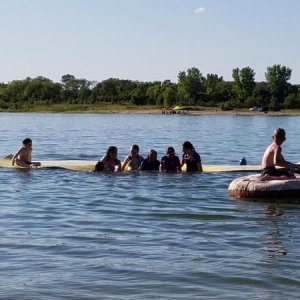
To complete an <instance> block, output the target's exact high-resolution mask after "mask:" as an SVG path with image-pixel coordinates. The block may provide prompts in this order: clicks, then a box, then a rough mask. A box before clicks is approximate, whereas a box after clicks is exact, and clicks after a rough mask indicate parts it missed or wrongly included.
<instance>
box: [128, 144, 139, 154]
mask: <svg viewBox="0 0 300 300" xmlns="http://www.w3.org/2000/svg"><path fill="white" fill-rule="evenodd" d="M139 152H140V147H139V146H138V145H132V146H131V149H130V153H131V155H138V154H139Z"/></svg>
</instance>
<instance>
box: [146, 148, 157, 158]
mask: <svg viewBox="0 0 300 300" xmlns="http://www.w3.org/2000/svg"><path fill="white" fill-rule="evenodd" d="M148 158H149V159H151V160H156V159H157V152H156V151H155V150H154V149H151V150H150V151H149V153H148Z"/></svg>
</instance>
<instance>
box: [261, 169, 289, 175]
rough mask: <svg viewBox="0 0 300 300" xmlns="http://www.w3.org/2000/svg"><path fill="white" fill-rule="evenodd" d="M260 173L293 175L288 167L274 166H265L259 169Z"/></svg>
mask: <svg viewBox="0 0 300 300" xmlns="http://www.w3.org/2000/svg"><path fill="white" fill-rule="evenodd" d="M261 174H262V175H270V176H288V177H292V176H294V173H293V172H292V171H290V170H288V169H276V168H275V167H265V168H263V169H262V170H261Z"/></svg>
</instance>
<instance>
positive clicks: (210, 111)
mask: <svg viewBox="0 0 300 300" xmlns="http://www.w3.org/2000/svg"><path fill="white" fill-rule="evenodd" d="M163 111H166V109H164V108H155V107H138V106H137V107H126V108H123V107H121V106H116V107H111V108H110V107H109V106H107V107H97V106H94V107H88V106H87V107H81V106H80V105H79V106H76V107H75V106H74V107H72V106H68V107H56V106H54V107H51V106H50V107H33V108H32V109H28V110H25V109H24V110H15V111H8V110H3V111H0V113H75V114H79V113H80V114H93V113H94V114H147V115H162V112H163ZM164 115H165V116H166V117H171V116H172V115H175V116H177V115H180V116H184V115H190V116H203V115H220V116H222V115H224V116H228V115H232V116H233V115H235V116H300V110H299V109H295V110H292V109H289V110H287V109H286V110H281V111H268V112H259V111H250V110H247V109H234V110H228V111H223V110H221V109H220V108H201V109H195V110H182V111H181V110H180V111H177V112H176V113H174V114H164Z"/></svg>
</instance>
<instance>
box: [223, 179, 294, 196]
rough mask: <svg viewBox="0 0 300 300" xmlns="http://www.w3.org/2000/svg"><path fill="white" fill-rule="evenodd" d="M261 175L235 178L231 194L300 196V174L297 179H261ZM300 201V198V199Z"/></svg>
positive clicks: (230, 189)
mask: <svg viewBox="0 0 300 300" xmlns="http://www.w3.org/2000/svg"><path fill="white" fill-rule="evenodd" d="M260 176H261V175H260V174H259V175H250V176H243V177H239V178H236V179H234V180H233V181H232V182H231V183H230V185H229V187H228V191H229V194H230V195H231V196H233V197H237V198H277V199H278V198H289V197H300V175H296V178H295V179H285V180H283V179H281V180H268V181H260V180H259V178H260ZM299 202H300V199H299Z"/></svg>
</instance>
